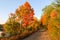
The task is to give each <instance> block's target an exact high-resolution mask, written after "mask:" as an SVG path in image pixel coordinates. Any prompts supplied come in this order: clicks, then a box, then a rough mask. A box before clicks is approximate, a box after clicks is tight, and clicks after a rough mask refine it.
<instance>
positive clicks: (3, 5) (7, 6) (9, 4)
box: [0, 0, 51, 24]
mask: <svg viewBox="0 0 60 40" xmlns="http://www.w3.org/2000/svg"><path fill="white" fill-rule="evenodd" d="M27 1H28V2H29V3H30V5H31V7H32V8H33V9H34V13H35V16H36V17H37V18H38V19H39V18H40V17H41V15H42V13H43V12H42V9H43V8H44V7H45V6H47V5H49V4H50V3H51V1H50V0H27ZM25 2H26V0H0V24H4V23H5V22H6V21H7V19H8V17H9V14H10V13H14V12H15V10H16V8H18V7H19V6H20V5H22V4H24V3H25Z"/></svg>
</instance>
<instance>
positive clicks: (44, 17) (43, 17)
mask: <svg viewBox="0 0 60 40" xmlns="http://www.w3.org/2000/svg"><path fill="white" fill-rule="evenodd" d="M41 22H42V24H43V25H45V24H46V14H44V15H43V16H42V18H41Z"/></svg>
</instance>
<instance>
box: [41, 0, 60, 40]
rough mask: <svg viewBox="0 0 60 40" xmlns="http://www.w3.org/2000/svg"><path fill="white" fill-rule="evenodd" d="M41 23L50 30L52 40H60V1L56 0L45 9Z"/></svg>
mask: <svg viewBox="0 0 60 40" xmlns="http://www.w3.org/2000/svg"><path fill="white" fill-rule="evenodd" d="M41 22H42V24H43V25H46V27H47V28H48V33H49V36H50V38H51V40H60V0H55V2H52V3H51V4H50V5H48V6H47V7H45V8H44V9H43V16H42V18H41Z"/></svg>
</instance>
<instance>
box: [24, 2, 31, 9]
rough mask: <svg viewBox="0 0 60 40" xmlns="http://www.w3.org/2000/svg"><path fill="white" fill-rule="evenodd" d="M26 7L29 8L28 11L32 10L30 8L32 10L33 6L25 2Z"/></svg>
mask: <svg viewBox="0 0 60 40" xmlns="http://www.w3.org/2000/svg"><path fill="white" fill-rule="evenodd" d="M24 6H25V8H27V9H28V10H30V8H31V6H30V4H29V3H28V2H25V4H24Z"/></svg>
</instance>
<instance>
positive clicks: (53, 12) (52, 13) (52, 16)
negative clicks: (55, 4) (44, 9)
mask: <svg viewBox="0 0 60 40" xmlns="http://www.w3.org/2000/svg"><path fill="white" fill-rule="evenodd" d="M50 16H51V18H56V16H57V12H56V11H55V10H53V11H52V12H51V14H50Z"/></svg>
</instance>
